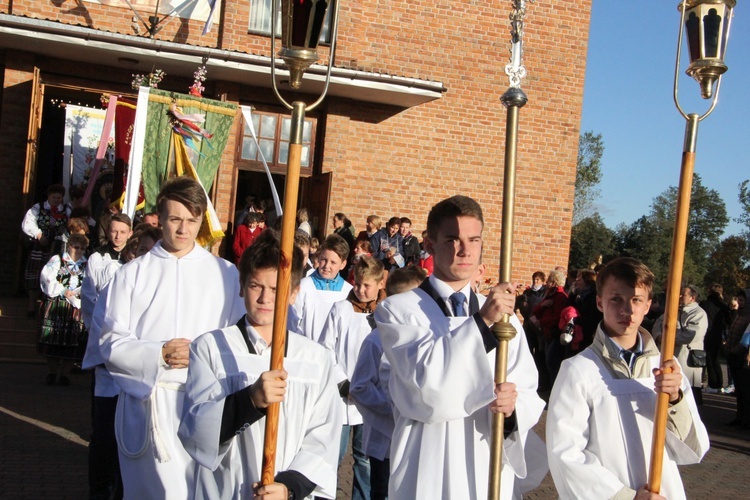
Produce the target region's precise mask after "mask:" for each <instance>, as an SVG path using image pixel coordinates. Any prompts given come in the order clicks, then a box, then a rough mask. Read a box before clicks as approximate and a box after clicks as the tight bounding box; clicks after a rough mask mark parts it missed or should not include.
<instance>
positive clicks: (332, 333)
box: [318, 304, 348, 384]
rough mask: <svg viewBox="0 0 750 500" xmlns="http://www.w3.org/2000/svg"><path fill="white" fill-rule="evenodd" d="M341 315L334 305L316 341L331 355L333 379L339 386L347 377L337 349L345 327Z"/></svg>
mask: <svg viewBox="0 0 750 500" xmlns="http://www.w3.org/2000/svg"><path fill="white" fill-rule="evenodd" d="M341 319H342V318H341V314H340V312H339V307H337V304H334V305H333V307H332V308H331V312H330V313H328V318H326V322H325V324H324V325H323V330H322V332H321V334H320V338H319V339H318V343H319V344H321V345H322V346H323V347H325V348H326V350H327V351H328V352H329V353H330V354H331V362H332V363H333V378H334V382H335V383H336V384H340V383H341V382H343V381H344V380H346V379H347V378H348V377H347V376H346V367H345V366H342V364H341V361H342V360H341V359H339V358H340V355H341V350H340V349H339V342H340V341H341V336H342V335H343V334H344V330H345V329H346V326H345V325H344V324H343V323H342V321H341Z"/></svg>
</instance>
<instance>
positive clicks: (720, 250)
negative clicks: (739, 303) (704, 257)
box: [704, 236, 750, 295]
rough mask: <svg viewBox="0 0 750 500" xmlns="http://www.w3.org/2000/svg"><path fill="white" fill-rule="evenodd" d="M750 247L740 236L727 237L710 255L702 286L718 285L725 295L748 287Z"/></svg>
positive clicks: (749, 282) (749, 279) (749, 285)
mask: <svg viewBox="0 0 750 500" xmlns="http://www.w3.org/2000/svg"><path fill="white" fill-rule="evenodd" d="M749 251H750V246H749V245H748V242H747V240H746V239H745V238H743V237H742V236H729V237H728V238H725V239H724V240H722V241H721V243H719V245H718V246H717V247H716V249H715V250H714V251H713V252H712V253H711V258H710V259H709V264H708V273H707V274H706V276H705V280H704V285H705V286H706V287H709V286H711V284H713V283H720V284H721V285H722V286H723V287H724V292H725V295H733V294H734V293H736V292H737V290H740V289H744V288H748V287H750V252H749Z"/></svg>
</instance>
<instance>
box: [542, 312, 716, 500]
mask: <svg viewBox="0 0 750 500" xmlns="http://www.w3.org/2000/svg"><path fill="white" fill-rule="evenodd" d="M641 335H642V338H643V354H642V355H641V356H639V357H638V358H636V360H635V365H634V367H633V371H632V374H631V372H630V370H629V368H628V366H627V365H626V363H625V362H624V361H623V360H622V359H621V358H620V357H619V355H618V352H619V351H617V350H616V348H615V347H614V346H612V345H611V342H610V341H609V339H606V338H605V334H604V332H603V331H602V329H601V326H600V327H599V328H598V329H597V332H596V336H595V338H594V343H593V344H592V345H591V346H590V347H588V348H587V349H585V350H584V351H583V352H581V353H580V354H578V355H577V356H574V357H573V358H570V359H567V360H565V361H563V364H562V366H561V368H560V373H559V374H558V376H557V380H556V381H555V385H554V388H553V389H552V395H551V397H550V401H549V407H548V411H547V436H546V437H547V455H548V458H549V465H550V471H551V472H552V478H553V479H554V481H555V486H556V488H557V491H558V494H559V495H560V498H562V499H589V498H590V499H600V498H616V499H624V498H628V499H632V498H633V497H634V496H635V491H636V490H638V489H640V488H642V487H644V486H645V485H646V483H647V481H648V469H649V463H650V458H651V455H650V454H651V440H652V435H653V426H654V423H653V418H654V410H655V406H656V393H655V392H654V376H653V373H652V370H653V369H654V368H657V367H658V366H659V351H658V350H657V349H656V346H655V344H654V341H653V340H652V339H651V336H650V335H649V334H648V332H646V331H645V330H643V329H641ZM682 392H683V397H682V400H681V401H680V402H679V403H677V404H676V405H673V406H671V407H670V408H669V411H668V413H667V439H666V445H665V452H664V461H663V469H662V483H661V495H662V496H664V497H666V498H668V499H669V500H679V499H684V498H685V491H684V488H683V486H682V480H681V478H680V473H679V471H678V469H677V465H678V464H679V465H684V464H693V463H697V462H699V461H700V460H701V458H702V457H703V455H704V454H705V453H706V451H708V448H709V441H708V434H707V432H706V428H705V427H704V426H703V423H702V422H701V420H700V416H699V415H698V409H697V407H696V405H695V400H694V399H693V394H692V391H691V389H690V384H689V382H688V380H687V378H686V377H685V376H684V374H683V382H682Z"/></svg>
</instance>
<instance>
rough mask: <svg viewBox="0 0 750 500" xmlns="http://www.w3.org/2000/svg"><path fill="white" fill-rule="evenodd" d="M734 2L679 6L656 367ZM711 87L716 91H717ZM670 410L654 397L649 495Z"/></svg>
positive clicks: (678, 284) (665, 354)
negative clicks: (695, 100) (685, 52)
mask: <svg viewBox="0 0 750 500" xmlns="http://www.w3.org/2000/svg"><path fill="white" fill-rule="evenodd" d="M735 4H736V0H682V2H680V5H679V6H678V8H679V10H680V11H681V12H682V14H681V16H680V35H679V37H678V41H677V59H676V62H675V71H674V103H675V105H676V106H677V110H678V111H679V112H680V114H681V115H682V116H683V118H685V120H686V121H687V123H686V125H685V142H684V146H683V150H682V164H681V167H680V185H679V187H678V189H677V215H676V217H675V224H674V235H673V236H672V251H671V255H670V259H669V277H668V279H667V303H666V307H665V310H664V328H663V334H662V341H661V359H660V366H664V363H665V362H666V361H668V360H670V359H673V358H674V343H675V336H676V330H677V316H678V315H679V297H680V292H681V291H682V268H683V265H684V263H685V243H686V240H687V231H688V220H689V217H690V196H691V194H692V187H693V172H694V170H695V150H696V143H697V141H698V123H699V122H700V121H701V120H703V119H704V118H706V117H707V116H708V115H710V114H711V112H712V111H713V109H714V107H715V106H716V103H717V100H718V97H719V90H720V88H721V75H722V74H723V73H724V72H725V71H726V70H727V67H726V65H725V64H724V60H723V59H724V54H725V51H726V45H727V41H728V39H729V28H730V26H731V22H732V11H733V9H734V6H735ZM686 19H687V22H686ZM683 26H684V27H685V30H686V31H687V35H688V46H689V47H690V59H691V63H690V66H689V67H688V69H687V74H688V75H690V76H692V77H693V78H694V79H695V80H696V81H698V83H699V84H700V88H701V97H703V98H704V99H711V98H713V100H712V102H711V106H710V107H709V109H708V111H706V112H705V113H704V114H703V115H702V116H698V115H697V114H695V113H691V114H687V113H685V111H683V109H682V106H680V101H679V98H678V81H679V76H680V53H681V49H682V34H683ZM714 86H715V87H716V90H715V91H714ZM668 411H669V394H667V393H658V394H657V396H656V410H655V412H654V431H653V439H652V441H651V455H650V462H649V471H648V486H647V488H648V490H649V491H650V492H652V493H659V492H660V490H661V479H662V466H663V463H664V443H665V441H666V437H667V412H668Z"/></svg>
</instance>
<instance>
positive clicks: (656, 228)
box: [615, 174, 729, 286]
mask: <svg viewBox="0 0 750 500" xmlns="http://www.w3.org/2000/svg"><path fill="white" fill-rule="evenodd" d="M676 207H677V188H676V187H674V186H671V187H669V188H668V189H667V190H666V191H664V192H663V193H662V194H660V195H659V196H657V197H656V198H654V201H653V203H652V205H651V212H650V213H649V214H648V215H644V216H642V217H641V218H640V219H638V220H637V221H635V222H634V223H633V224H631V225H630V226H622V227H618V230H617V233H616V238H615V240H616V249H617V251H618V252H620V253H621V254H623V255H630V256H631V257H634V258H636V259H639V260H641V261H643V262H644V263H645V264H646V265H648V266H649V268H650V269H651V271H652V272H653V273H654V275H655V276H656V283H657V286H661V285H662V284H663V283H665V282H666V279H667V276H668V274H669V260H670V256H671V251H672V236H673V234H674V220H675V216H676V211H677V208H676ZM728 223H729V217H728V216H727V209H726V204H725V203H724V200H722V199H721V196H720V195H719V193H718V192H717V191H716V190H714V189H708V188H707V187H705V186H704V185H703V182H702V180H701V177H700V176H699V175H698V174H695V175H694V176H693V186H692V196H691V199H690V215H689V221H688V231H687V237H686V242H685V264H684V266H683V269H682V276H683V281H684V282H686V283H703V282H704V277H705V276H706V273H707V272H708V260H709V256H710V254H711V252H712V251H713V249H714V248H716V246H717V245H718V243H719V238H720V237H721V235H722V234H723V233H724V229H725V228H726V226H727V224H728Z"/></svg>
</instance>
